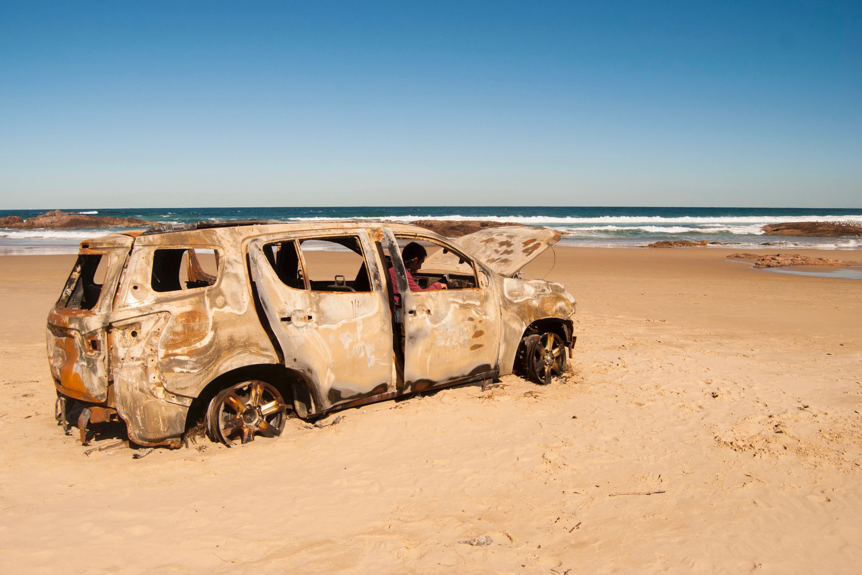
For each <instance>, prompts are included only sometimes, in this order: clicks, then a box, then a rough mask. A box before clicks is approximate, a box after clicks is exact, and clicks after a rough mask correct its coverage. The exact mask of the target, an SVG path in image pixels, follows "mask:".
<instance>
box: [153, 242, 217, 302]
mask: <svg viewBox="0 0 862 575" xmlns="http://www.w3.org/2000/svg"><path fill="white" fill-rule="evenodd" d="M206 252H211V253H206ZM199 254H200V255H199ZM217 277H218V252H217V251H214V250H197V251H196V250H194V249H191V248H180V249H161V250H156V251H155V253H154V254H153V271H152V276H151V278H150V285H151V286H152V288H153V291H156V292H160V293H164V292H174V291H184V290H190V289H197V288H203V287H209V286H211V285H214V284H215V282H216V279H217Z"/></svg>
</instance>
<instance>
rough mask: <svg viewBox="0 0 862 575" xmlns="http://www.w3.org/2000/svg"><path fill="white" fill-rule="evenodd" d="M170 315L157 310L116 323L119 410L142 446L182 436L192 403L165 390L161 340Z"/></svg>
mask: <svg viewBox="0 0 862 575" xmlns="http://www.w3.org/2000/svg"><path fill="white" fill-rule="evenodd" d="M170 316H171V314H170V313H168V312H161V313H154V314H150V315H145V316H140V317H136V318H132V319H128V320H125V321H122V322H116V323H114V324H113V325H112V338H111V339H112V349H111V353H112V355H113V356H114V357H116V358H117V361H116V367H115V368H114V369H113V374H112V375H113V380H114V387H115V389H116V398H117V399H116V401H117V413H118V414H119V416H120V417H121V418H122V419H123V420H124V421H125V422H126V427H127V429H128V432H129V438H130V439H131V440H132V441H134V442H135V443H138V444H140V445H160V444H163V443H164V442H165V441H166V440H170V439H172V438H178V437H179V436H180V435H182V433H183V431H184V430H185V422H186V414H187V413H188V408H189V406H190V405H191V402H192V400H191V398H190V397H181V396H178V395H175V394H173V393H171V392H170V391H168V390H167V389H165V385H164V380H163V375H162V371H161V369H160V362H159V340H160V339H161V337H162V334H163V332H164V330H165V326H167V325H168V323H169V321H170Z"/></svg>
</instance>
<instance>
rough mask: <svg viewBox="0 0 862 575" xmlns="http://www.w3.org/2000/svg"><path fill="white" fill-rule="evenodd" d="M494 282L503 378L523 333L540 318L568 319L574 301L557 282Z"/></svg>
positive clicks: (503, 280) (510, 280) (510, 369)
mask: <svg viewBox="0 0 862 575" xmlns="http://www.w3.org/2000/svg"><path fill="white" fill-rule="evenodd" d="M498 282H499V283H498V286H499V289H500V291H501V292H502V296H503V297H502V298H501V310H502V336H501V338H500V341H501V350H500V374H501V375H505V374H508V373H511V372H512V368H513V366H514V364H515V356H516V354H517V352H518V345H519V344H520V343H521V337H522V336H523V335H524V330H526V329H527V327H528V326H529V325H530V324H532V323H533V322H535V321H537V320H540V319H546V318H557V319H570V318H571V317H572V316H573V315H574V313H575V300H574V298H573V297H572V296H571V295H570V294H569V293H568V292H567V291H566V289H565V287H563V286H562V285H560V284H558V283H553V282H547V281H542V280H522V279H515V278H498Z"/></svg>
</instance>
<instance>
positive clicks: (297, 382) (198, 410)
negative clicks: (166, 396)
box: [186, 364, 316, 432]
mask: <svg viewBox="0 0 862 575" xmlns="http://www.w3.org/2000/svg"><path fill="white" fill-rule="evenodd" d="M256 379H257V380H261V381H265V382H267V383H269V384H272V385H273V386H275V388H276V389H278V391H279V393H281V394H282V396H283V397H284V399H285V401H286V402H288V403H292V404H293V409H294V411H295V413H296V414H297V415H298V416H299V417H301V418H305V417H307V416H308V414H309V413H313V412H314V408H315V405H316V402H315V400H314V399H313V395H312V393H311V386H310V385H309V383H308V381H307V380H306V378H305V377H304V376H303V375H302V374H301V373H299V372H298V371H295V370H291V369H287V368H286V367H284V366H282V365H276V364H259V365H246V366H243V367H239V368H236V369H233V370H231V371H228V372H225V373H223V374H221V375H219V376H218V377H216V378H215V379H213V380H212V381H210V382H209V383H208V384H207V385H206V387H204V389H203V390H202V391H201V392H200V393H199V394H198V396H197V397H196V398H195V399H194V400H193V401H192V404H191V406H190V407H189V410H188V415H187V417H186V432H188V431H189V430H190V429H191V428H192V427H194V426H195V425H197V424H198V422H200V421H202V420H203V419H204V416H205V415H206V410H207V406H209V403H210V401H212V399H213V398H214V397H215V396H216V394H217V393H218V392H219V391H221V390H222V389H224V388H226V387H228V386H231V385H234V384H236V383H240V382H243V381H251V380H256Z"/></svg>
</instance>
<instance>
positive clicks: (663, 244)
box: [647, 240, 721, 248]
mask: <svg viewBox="0 0 862 575" xmlns="http://www.w3.org/2000/svg"><path fill="white" fill-rule="evenodd" d="M720 244H721V242H708V241H706V240H700V241H697V242H692V241H689V240H662V241H660V242H653V243H651V244H649V245H648V246H647V247H648V248H705V247H706V246H710V245H720Z"/></svg>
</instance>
